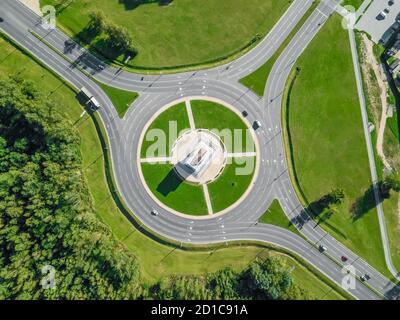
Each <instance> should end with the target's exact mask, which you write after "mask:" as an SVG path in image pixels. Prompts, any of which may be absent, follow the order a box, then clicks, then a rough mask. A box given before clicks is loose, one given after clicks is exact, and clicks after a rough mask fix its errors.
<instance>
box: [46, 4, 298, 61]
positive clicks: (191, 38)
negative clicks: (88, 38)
mask: <svg viewBox="0 0 400 320" xmlns="http://www.w3.org/2000/svg"><path fill="white" fill-rule="evenodd" d="M291 2H292V1H291V0H285V1H282V0H231V1H220V0H173V2H172V3H171V5H169V6H161V5H159V1H156V0H152V1H144V0H138V1H131V0H125V1H117V0H115V1H110V0H98V1H90V0H75V1H65V4H61V5H60V4H59V3H60V1H58V0H41V1H40V3H41V5H46V4H51V5H54V6H55V7H56V9H57V12H58V16H57V22H58V23H59V24H61V25H62V26H63V27H64V29H66V30H67V31H68V32H70V33H71V34H78V33H79V32H80V31H81V30H82V29H84V27H85V26H86V25H87V24H88V22H89V18H88V15H89V13H90V12H92V11H96V10H101V11H103V12H104V13H105V15H106V17H107V19H109V20H110V21H111V22H114V23H115V24H117V25H121V26H124V27H126V28H127V29H128V30H129V32H130V34H131V35H132V38H133V40H134V46H135V47H136V48H137V49H138V52H139V54H138V55H137V56H136V57H135V59H132V60H131V62H130V65H131V66H133V67H143V68H162V67H176V66H184V65H193V64H200V63H205V62H209V61H213V60H215V59H218V58H222V57H225V56H226V55H229V54H233V53H235V52H237V51H240V50H241V49H244V48H245V47H248V46H249V44H250V42H251V41H252V40H253V39H254V38H255V36H256V35H257V34H259V35H260V36H264V35H266V33H267V32H268V31H269V30H271V28H272V27H273V26H274V25H275V23H276V22H277V21H278V19H279V18H280V17H281V16H282V14H283V13H284V12H285V11H286V9H287V8H288V7H289V4H290V3H291ZM57 4H58V5H57ZM119 60H120V61H122V60H123V58H122V57H119Z"/></svg>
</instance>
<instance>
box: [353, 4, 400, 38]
mask: <svg viewBox="0 0 400 320" xmlns="http://www.w3.org/2000/svg"><path fill="white" fill-rule="evenodd" d="M389 2H390V1H389V0H374V1H373V2H372V4H371V5H370V6H369V8H368V9H367V11H366V12H365V13H364V15H363V16H362V17H361V19H360V20H359V22H358V23H357V24H356V29H358V30H360V31H365V32H367V33H368V34H369V35H370V36H371V38H372V41H374V42H375V43H378V42H379V41H380V40H381V39H383V40H385V39H386V38H387V36H388V35H390V31H388V30H390V28H392V27H396V26H397V24H396V17H397V15H398V14H399V13H400V0H392V2H393V4H392V5H390V4H389ZM385 9H386V13H384V14H383V13H382V12H383V11H384V10H385Z"/></svg>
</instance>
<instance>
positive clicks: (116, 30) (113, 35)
mask: <svg viewBox="0 0 400 320" xmlns="http://www.w3.org/2000/svg"><path fill="white" fill-rule="evenodd" d="M106 33H107V36H108V43H109V45H110V47H111V48H113V49H115V50H117V51H121V52H127V51H130V50H132V48H133V46H132V43H133V41H132V38H131V36H130V34H129V32H128V30H127V29H126V28H124V27H121V26H118V25H115V24H109V25H107V28H106Z"/></svg>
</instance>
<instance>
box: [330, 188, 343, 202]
mask: <svg viewBox="0 0 400 320" xmlns="http://www.w3.org/2000/svg"><path fill="white" fill-rule="evenodd" d="M329 198H330V201H329V204H335V205H339V204H341V203H343V200H344V198H345V193H344V190H343V189H340V188H336V189H333V190H332V191H331V192H330V193H329Z"/></svg>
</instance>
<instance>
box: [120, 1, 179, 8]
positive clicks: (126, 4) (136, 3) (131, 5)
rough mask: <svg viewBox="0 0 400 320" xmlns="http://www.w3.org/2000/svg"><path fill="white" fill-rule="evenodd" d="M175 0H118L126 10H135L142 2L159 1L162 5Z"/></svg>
mask: <svg viewBox="0 0 400 320" xmlns="http://www.w3.org/2000/svg"><path fill="white" fill-rule="evenodd" d="M172 1H173V0H118V2H119V3H120V4H123V5H124V7H125V10H134V9H136V8H137V7H139V6H140V5H142V4H149V3H158V4H159V5H160V6H167V5H169V4H170V3H171V2H172Z"/></svg>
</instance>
